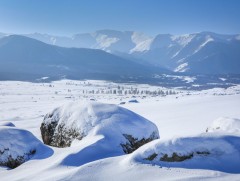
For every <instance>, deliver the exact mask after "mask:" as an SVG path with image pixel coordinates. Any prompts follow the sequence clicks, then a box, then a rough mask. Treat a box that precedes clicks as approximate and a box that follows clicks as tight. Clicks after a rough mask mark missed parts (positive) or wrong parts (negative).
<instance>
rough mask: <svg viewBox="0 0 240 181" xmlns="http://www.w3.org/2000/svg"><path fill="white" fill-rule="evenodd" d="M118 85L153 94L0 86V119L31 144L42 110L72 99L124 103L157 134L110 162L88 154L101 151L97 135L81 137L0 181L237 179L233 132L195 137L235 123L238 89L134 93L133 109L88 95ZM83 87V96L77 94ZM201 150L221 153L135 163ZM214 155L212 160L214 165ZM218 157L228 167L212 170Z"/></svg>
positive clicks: (110, 97)
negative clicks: (221, 122) (28, 136)
mask: <svg viewBox="0 0 240 181" xmlns="http://www.w3.org/2000/svg"><path fill="white" fill-rule="evenodd" d="M118 85H120V87H122V86H123V87H124V89H127V87H129V89H131V87H132V88H135V86H136V87H138V88H144V89H148V90H149V89H150V90H151V89H152V90H155V87H153V86H149V85H134V84H117V85H115V84H114V83H111V82H102V81H69V80H63V81H57V82H52V83H29V82H9V81H6V82H0V108H1V111H0V122H1V123H4V124H5V123H7V122H12V123H13V124H14V125H16V127H17V129H26V130H29V131H30V132H32V133H33V134H34V135H35V136H36V137H37V138H38V139H39V140H41V134H40V129H39V128H40V125H41V123H42V121H43V119H44V115H45V114H47V113H48V112H49V110H53V109H54V108H55V107H59V106H61V105H63V104H65V103H70V102H72V101H76V102H78V101H83V100H89V99H95V100H97V101H100V102H105V103H111V104H119V103H120V102H122V101H125V102H126V104H124V105H121V106H122V107H126V108H128V109H130V110H131V111H133V112H136V113H137V114H139V115H141V116H144V117H145V118H147V119H148V120H151V121H152V122H154V123H155V124H156V125H157V127H158V129H159V131H160V133H161V139H160V140H156V141H153V142H151V143H149V144H146V145H144V146H143V147H141V148H139V149H138V150H136V151H135V152H134V153H132V154H129V155H122V156H116V157H112V156H113V155H111V154H110V155H109V156H110V157H108V156H107V155H105V156H107V157H108V158H106V157H104V158H103V159H99V157H98V156H99V155H98V154H96V153H99V152H101V150H104V149H105V147H101V148H99V146H97V145H99V144H100V145H102V146H104V144H101V140H103V139H104V136H101V135H96V136H94V137H88V138H87V137H85V138H84V139H82V140H81V141H76V142H74V143H73V144H72V146H71V147H67V148H55V147H48V150H49V151H50V152H49V153H52V154H49V153H48V155H45V157H43V156H41V154H43V153H42V152H36V155H35V156H36V158H37V159H34V158H33V159H30V160H29V161H27V162H25V163H24V164H22V165H21V166H19V167H17V168H16V169H12V170H7V169H6V168H3V167H0V176H1V180H3V181H5V180H32V179H34V180H140V181H141V180H159V178H161V179H163V180H202V179H207V180H239V178H240V174H239V170H237V169H238V167H235V168H233V166H234V165H236V164H237V163H239V162H237V161H238V159H239V157H238V156H239V154H237V151H239V141H238V139H239V138H238V135H237V134H236V132H231V133H226V132H225V133H224V134H223V133H219V132H216V133H215V132H214V133H205V134H201V133H203V132H206V129H207V128H208V127H209V125H211V124H212V121H213V120H216V119H218V118H219V117H228V118H229V119H230V120H235V119H239V118H240V112H239V107H240V102H239V99H240V94H239V91H240V89H239V86H234V87H230V88H228V89H212V90H204V91H189V90H188V91H184V90H176V91H177V92H179V93H178V94H177V95H168V96H164V97H162V96H157V97H151V96H149V95H145V97H144V96H138V95H135V98H134V99H137V100H138V102H139V103H137V104H131V103H127V102H128V100H130V99H133V98H131V96H132V95H129V94H127V95H118V94H92V93H90V91H92V90H95V91H97V90H98V89H103V90H105V89H106V90H109V88H111V87H114V86H116V87H117V86H118ZM69 90H70V91H69ZM83 90H84V91H85V92H86V91H87V92H88V93H84V94H83V92H82V91H83ZM127 90H128V89H127ZM176 97H178V98H176ZM227 120H228V119H225V121H227ZM9 128H11V129H13V128H14V127H13V128H12V127H9ZM15 129H16V128H15ZM236 141H237V143H236ZM197 143H199V144H197ZM201 145H202V147H204V148H205V149H208V150H210V151H211V153H214V154H216V153H217V151H222V152H223V153H224V154H222V155H221V154H220V155H216V157H214V156H213V157H208V158H207V159H200V160H199V158H202V155H198V156H195V157H193V160H192V161H189V160H188V161H187V162H182V163H180V162H179V163H173V164H166V163H165V164H163V163H162V162H158V159H157V160H156V163H154V162H153V163H151V162H148V161H146V160H143V159H144V158H146V157H148V156H149V154H151V153H152V152H153V151H158V153H160V152H161V151H159V150H160V149H164V150H165V151H166V153H170V154H171V153H173V151H178V152H179V153H184V154H185V153H189V152H190V153H191V152H192V151H196V150H199V149H200V148H201V149H202V147H201ZM219 145H221V146H219ZM105 146H106V145H105ZM155 148H157V150H154V149H155ZM179 148H181V149H179ZM98 149H99V150H98ZM201 151H204V150H201ZM38 153H41V154H40V155H38ZM225 153H226V154H225ZM214 154H213V155H214ZM224 155H225V156H224ZM217 156H219V157H217ZM233 156H235V160H233ZM216 158H220V160H219V162H218V161H217V160H216ZM224 160H225V163H228V164H225V165H224V166H223V167H222V169H219V165H221V164H222V163H223V161H224ZM201 163H205V165H206V166H205V165H203V164H202V165H201ZM218 163H219V165H217V164H218ZM230 163H231V164H230ZM207 165H208V166H207ZM204 166H205V167H204Z"/></svg>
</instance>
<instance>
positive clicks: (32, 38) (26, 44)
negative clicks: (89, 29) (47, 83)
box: [0, 30, 240, 77]
mask: <svg viewBox="0 0 240 181" xmlns="http://www.w3.org/2000/svg"><path fill="white" fill-rule="evenodd" d="M27 37H28V38H27ZM6 61H7V63H6ZM9 62H11V64H10V63H9ZM13 62H14V64H13ZM17 62H19V64H22V65H21V66H23V65H24V66H26V67H28V66H30V65H29V63H34V64H38V67H39V68H38V70H40V67H41V66H43V67H44V71H43V72H42V73H43V74H44V72H45V73H46V72H49V74H51V75H52V76H53V75H54V76H56V75H57V76H59V75H61V76H66V75H67V76H70V77H81V76H85V75H87V74H88V75H90V74H95V75H96V74H101V75H103V74H104V75H105V76H106V74H109V75H111V76H113V75H117V76H118V77H119V76H123V77H124V76H126V77H127V76H132V75H138V76H145V75H147V74H148V75H150V74H151V75H152V74H154V73H163V72H165V71H166V70H169V71H172V72H183V73H191V74H239V73H240V35H239V34H238V35H237V34H236V35H221V34H217V33H212V32H200V33H192V34H185V35H170V34H159V35H156V36H154V37H151V36H148V35H145V34H144V33H139V32H134V31H115V30H99V31H96V32H93V33H82V34H76V35H74V36H72V37H64V36H53V35H48V34H40V33H34V34H24V35H11V36H9V35H7V34H4V33H0V64H2V65H1V68H0V69H2V70H1V72H3V71H6V67H9V70H10V69H14V67H15V68H17V70H18V72H19V73H20V72H24V71H22V69H21V66H20V65H19V64H18V63H17ZM20 62H21V63H20ZM90 62H91V63H90ZM40 64H41V66H40ZM3 67H4V68H3ZM35 67H36V65H35ZM23 70H25V68H23ZM70 70H71V71H70ZM29 71H30V70H29ZM32 71H33V72H31V73H35V72H34V70H32ZM70 72H71V73H70ZM76 72H78V73H76ZM80 72H81V73H80Z"/></svg>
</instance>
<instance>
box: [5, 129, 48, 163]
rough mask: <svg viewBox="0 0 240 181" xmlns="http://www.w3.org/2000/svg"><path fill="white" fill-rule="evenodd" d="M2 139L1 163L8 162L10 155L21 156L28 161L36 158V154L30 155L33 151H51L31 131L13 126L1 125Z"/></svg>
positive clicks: (15, 157)
mask: <svg viewBox="0 0 240 181" xmlns="http://www.w3.org/2000/svg"><path fill="white" fill-rule="evenodd" d="M0 140H1V141H0V163H4V162H7V161H8V158H9V157H11V158H12V159H17V158H18V157H21V156H22V157H24V158H23V159H25V161H27V160H28V159H29V158H30V157H33V158H34V154H33V155H29V154H30V153H31V152H33V151H34V152H42V151H44V152H46V153H47V152H48V151H49V150H48V149H47V147H46V146H45V145H43V143H42V142H41V141H40V140H38V139H37V138H36V137H35V136H34V135H33V134H32V133H31V132H29V131H27V130H23V129H19V128H16V127H12V126H0ZM38 154H39V153H38Z"/></svg>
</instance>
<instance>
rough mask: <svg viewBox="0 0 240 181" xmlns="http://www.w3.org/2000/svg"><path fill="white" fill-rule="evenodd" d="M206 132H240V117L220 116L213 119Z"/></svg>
mask: <svg viewBox="0 0 240 181" xmlns="http://www.w3.org/2000/svg"><path fill="white" fill-rule="evenodd" d="M206 132H221V133H231V134H240V119H235V118H228V117H220V118H218V119H216V120H214V121H213V123H212V125H211V126H210V127H208V128H207V130H206Z"/></svg>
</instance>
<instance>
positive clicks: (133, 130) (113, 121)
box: [40, 101, 159, 153]
mask: <svg viewBox="0 0 240 181" xmlns="http://www.w3.org/2000/svg"><path fill="white" fill-rule="evenodd" d="M40 129H41V134H42V138H43V142H44V143H45V144H48V145H51V146H56V147H67V146H71V143H72V141H73V140H81V139H83V138H85V137H89V136H97V135H102V136H103V137H104V140H105V143H108V144H111V147H112V149H121V150H122V152H124V153H131V152H133V151H134V150H136V149H137V148H139V147H140V146H142V145H144V144H145V143H148V142H150V141H152V140H154V139H158V138H159V133H158V129H157V127H156V126H155V124H153V123H152V122H150V121H149V120H147V119H145V118H143V117H141V116H139V115H138V114H136V113H134V112H132V111H130V110H127V109H125V108H122V107H119V106H117V105H112V104H103V103H97V102H93V101H91V102H73V103H69V104H66V105H64V106H62V107H59V108H56V109H54V110H53V111H52V112H51V113H49V114H47V115H46V116H45V117H44V120H43V123H42V125H41V128H40ZM105 145H106V144H105Z"/></svg>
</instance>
